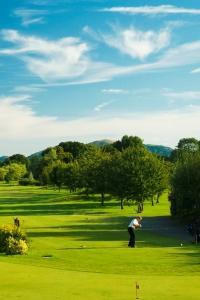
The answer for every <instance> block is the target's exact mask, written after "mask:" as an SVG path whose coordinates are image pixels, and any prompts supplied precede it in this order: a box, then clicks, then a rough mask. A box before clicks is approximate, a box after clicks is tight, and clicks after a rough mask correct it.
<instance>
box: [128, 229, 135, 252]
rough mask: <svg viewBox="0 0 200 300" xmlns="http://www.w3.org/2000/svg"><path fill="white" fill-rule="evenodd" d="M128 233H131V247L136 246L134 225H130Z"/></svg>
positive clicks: (129, 244)
mask: <svg viewBox="0 0 200 300" xmlns="http://www.w3.org/2000/svg"><path fill="white" fill-rule="evenodd" d="M128 233H129V235H130V240H129V243H128V246H129V247H135V231H134V229H133V228H132V227H128Z"/></svg>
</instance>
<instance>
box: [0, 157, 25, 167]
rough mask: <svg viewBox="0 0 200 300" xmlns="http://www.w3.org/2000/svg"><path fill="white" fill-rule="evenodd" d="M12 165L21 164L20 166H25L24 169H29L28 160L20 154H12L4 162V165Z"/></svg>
mask: <svg viewBox="0 0 200 300" xmlns="http://www.w3.org/2000/svg"><path fill="white" fill-rule="evenodd" d="M12 163H16V164H21V165H26V167H27V168H28V167H29V160H28V158H27V157H26V156H24V155H22V154H14V155H12V156H10V157H8V158H7V159H6V160H5V161H4V163H3V164H4V165H9V164H12Z"/></svg>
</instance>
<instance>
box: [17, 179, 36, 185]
mask: <svg viewBox="0 0 200 300" xmlns="http://www.w3.org/2000/svg"><path fill="white" fill-rule="evenodd" d="M19 185H22V186H28V185H35V186H39V185H40V183H39V181H37V180H35V179H29V178H22V179H20V180H19Z"/></svg>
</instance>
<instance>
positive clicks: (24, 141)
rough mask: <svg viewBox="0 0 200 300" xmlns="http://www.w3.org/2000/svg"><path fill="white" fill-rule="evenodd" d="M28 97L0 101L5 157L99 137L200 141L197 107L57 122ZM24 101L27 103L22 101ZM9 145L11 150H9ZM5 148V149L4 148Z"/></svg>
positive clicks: (168, 142)
mask: <svg viewBox="0 0 200 300" xmlns="http://www.w3.org/2000/svg"><path fill="white" fill-rule="evenodd" d="M29 100H30V96H28V95H21V96H17V97H16V96H12V97H1V98H0V111H1V114H0V138H1V142H2V145H8V146H7V147H8V148H7V152H5V151H6V148H2V150H1V151H4V153H5V154H10V153H14V152H24V150H25V151H27V152H29V153H31V152H32V151H35V150H36V147H37V150H39V148H38V147H39V146H40V147H41V148H43V147H46V146H47V145H54V144H55V143H57V142H59V141H61V140H80V141H85V142H86V141H91V140H94V139H99V138H102V137H104V138H107V137H110V138H115V139H117V138H120V137H121V136H123V135H124V134H128V135H138V136H140V137H142V138H143V139H144V141H145V143H157V144H166V145H169V146H174V145H176V144H177V142H178V140H179V139H180V138H182V137H185V136H194V137H196V138H198V139H199V125H200V106H196V107H194V106H192V107H191V106H190V107H189V106H188V107H187V108H185V109H181V110H180V109H179V110H171V111H159V112H148V113H132V114H120V116H116V117H114V116H110V117H105V116H103V115H102V114H101V115H99V116H98V117H90V118H89V117H88V118H81V119H74V120H60V119H58V118H56V117H47V116H44V115H43V116H41V115H37V114H36V112H35V111H34V110H33V109H32V108H31V105H30V103H29V102H27V101H29ZM24 101H26V102H24ZM9 145H12V149H10V148H9ZM3 147H6V146H3Z"/></svg>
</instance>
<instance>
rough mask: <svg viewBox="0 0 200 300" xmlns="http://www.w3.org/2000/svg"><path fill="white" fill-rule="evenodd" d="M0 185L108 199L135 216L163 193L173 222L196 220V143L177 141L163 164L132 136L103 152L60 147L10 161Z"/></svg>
mask: <svg viewBox="0 0 200 300" xmlns="http://www.w3.org/2000/svg"><path fill="white" fill-rule="evenodd" d="M0 180H1V181H6V182H8V183H9V182H10V181H19V183H20V184H22V185H29V184H35V185H41V186H54V187H56V188H58V189H61V188H67V189H69V190H70V191H71V192H74V191H81V192H84V193H85V194H86V195H90V194H99V195H100V201H101V205H102V206H103V205H105V199H106V196H107V195H110V196H112V197H115V198H116V199H118V201H119V204H120V207H121V208H122V209H123V207H124V202H128V203H134V204H136V205H137V207H138V212H141V211H142V210H143V204H144V202H145V201H151V203H152V205H154V204H155V203H158V202H159V197H160V196H161V194H162V193H163V192H164V191H166V190H167V191H169V200H170V203H171V213H172V215H173V216H178V217H181V218H185V216H187V217H188V216H190V217H191V218H198V216H199V215H200V141H198V140H197V139H195V138H183V139H181V140H180V141H179V142H178V145H177V147H176V148H175V149H174V150H173V151H172V153H171V156H170V157H169V158H164V157H161V156H158V155H155V154H153V153H151V152H149V151H148V150H147V149H146V147H145V145H144V144H143V142H142V140H141V139H140V138H139V137H133V136H124V137H123V138H122V139H121V140H118V141H116V142H114V143H113V144H108V145H105V146H103V147H97V146H95V145H91V144H90V145H89V144H83V143H79V142H71V141H70V142H62V143H60V144H59V145H57V146H55V147H49V148H47V149H45V150H44V151H42V153H40V155H35V156H32V157H29V158H27V157H25V156H23V155H21V154H15V155H12V156H10V157H9V158H7V159H6V160H5V161H4V162H2V163H1V166H0Z"/></svg>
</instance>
